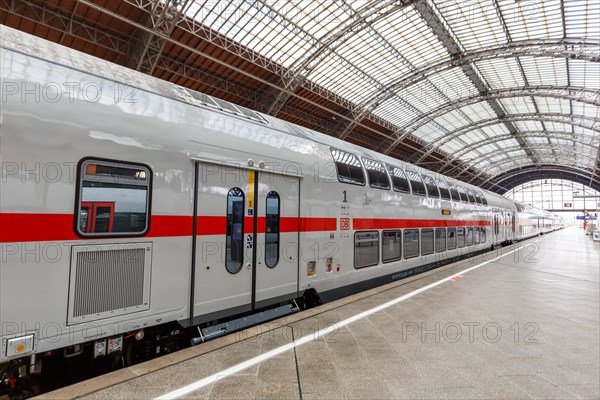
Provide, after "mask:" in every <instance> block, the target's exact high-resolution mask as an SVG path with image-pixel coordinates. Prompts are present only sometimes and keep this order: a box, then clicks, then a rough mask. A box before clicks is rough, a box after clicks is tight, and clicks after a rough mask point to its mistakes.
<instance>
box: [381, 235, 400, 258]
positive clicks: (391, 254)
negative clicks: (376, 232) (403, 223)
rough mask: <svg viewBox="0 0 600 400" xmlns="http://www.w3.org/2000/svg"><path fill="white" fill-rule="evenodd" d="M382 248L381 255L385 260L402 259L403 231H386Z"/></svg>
mask: <svg viewBox="0 0 600 400" xmlns="http://www.w3.org/2000/svg"><path fill="white" fill-rule="evenodd" d="M381 250H382V252H381V257H382V260H383V262H389V261H394V260H398V259H400V257H401V256H402V232H401V231H384V232H383V243H382V248H381Z"/></svg>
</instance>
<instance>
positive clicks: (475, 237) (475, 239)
mask: <svg viewBox="0 0 600 400" xmlns="http://www.w3.org/2000/svg"><path fill="white" fill-rule="evenodd" d="M479 232H480V230H479V227H478V226H476V227H475V228H473V244H479V243H480V242H479V240H480V239H479Z"/></svg>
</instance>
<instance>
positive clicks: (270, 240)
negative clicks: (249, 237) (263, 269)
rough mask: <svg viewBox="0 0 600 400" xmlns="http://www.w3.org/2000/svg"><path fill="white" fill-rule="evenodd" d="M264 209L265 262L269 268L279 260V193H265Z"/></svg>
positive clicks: (273, 266)
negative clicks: (265, 202)
mask: <svg viewBox="0 0 600 400" xmlns="http://www.w3.org/2000/svg"><path fill="white" fill-rule="evenodd" d="M265 210H266V213H265V220H266V221H265V222H266V226H265V264H267V267H269V268H275V266H276V265H277V263H278V262H279V194H277V192H269V193H268V194H267V206H266V208H265Z"/></svg>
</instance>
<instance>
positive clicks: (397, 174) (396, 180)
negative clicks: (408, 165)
mask: <svg viewBox="0 0 600 400" xmlns="http://www.w3.org/2000/svg"><path fill="white" fill-rule="evenodd" d="M387 168H388V171H389V172H390V176H391V177H392V184H393V185H394V190H395V191H396V192H403V193H410V183H408V178H407V177H406V174H405V173H404V171H403V170H402V169H401V168H398V167H394V166H393V165H389V164H388V166H387Z"/></svg>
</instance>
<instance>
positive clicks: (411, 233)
mask: <svg viewBox="0 0 600 400" xmlns="http://www.w3.org/2000/svg"><path fill="white" fill-rule="evenodd" d="M418 256H419V230H418V229H405V230H404V258H405V259H406V258H414V257H418Z"/></svg>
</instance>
